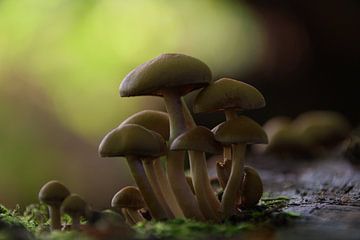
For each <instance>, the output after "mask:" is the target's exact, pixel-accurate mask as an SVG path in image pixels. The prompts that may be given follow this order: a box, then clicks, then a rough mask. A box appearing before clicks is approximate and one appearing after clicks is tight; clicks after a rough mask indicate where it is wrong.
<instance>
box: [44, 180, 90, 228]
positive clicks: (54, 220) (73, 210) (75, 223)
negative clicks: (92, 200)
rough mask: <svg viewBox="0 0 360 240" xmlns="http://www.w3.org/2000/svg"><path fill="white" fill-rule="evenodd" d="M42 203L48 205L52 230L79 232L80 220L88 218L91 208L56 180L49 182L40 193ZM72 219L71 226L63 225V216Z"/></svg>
mask: <svg viewBox="0 0 360 240" xmlns="http://www.w3.org/2000/svg"><path fill="white" fill-rule="evenodd" d="M39 200H40V202H42V203H44V204H46V205H48V208H49V217H50V227H51V230H61V229H63V230H67V229H72V230H79V229H80V218H82V217H84V218H87V217H88V216H89V214H90V207H89V205H88V204H87V203H86V202H85V200H84V199H83V198H82V197H80V196H79V195H78V194H74V193H70V191H69V189H68V188H67V187H65V186H64V185H63V184H62V183H60V182H59V181H56V180H52V181H49V182H47V183H46V184H45V185H44V186H42V188H41V189H40V191H39ZM62 214H68V215H69V216H70V217H71V220H72V224H71V226H66V225H64V226H63V225H62V223H61V215H62Z"/></svg>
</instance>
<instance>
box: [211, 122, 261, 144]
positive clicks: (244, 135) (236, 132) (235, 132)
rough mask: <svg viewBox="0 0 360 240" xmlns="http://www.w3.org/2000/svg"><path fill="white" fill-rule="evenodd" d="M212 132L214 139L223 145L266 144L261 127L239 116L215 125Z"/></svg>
mask: <svg viewBox="0 0 360 240" xmlns="http://www.w3.org/2000/svg"><path fill="white" fill-rule="evenodd" d="M212 132H213V133H214V135H215V139H216V140H217V141H218V142H221V143H222V144H224V145H229V144H236V143H247V144H256V143H267V142H268V138H267V135H266V133H265V131H264V130H263V129H262V127H261V126H260V125H259V124H258V123H256V122H255V121H253V120H252V119H250V118H248V117H245V116H239V117H237V118H234V119H231V120H228V121H226V122H223V123H220V124H219V125H217V126H216V127H215V128H214V129H213V130H212Z"/></svg>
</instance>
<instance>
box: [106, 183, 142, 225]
mask: <svg viewBox="0 0 360 240" xmlns="http://www.w3.org/2000/svg"><path fill="white" fill-rule="evenodd" d="M111 207H113V208H115V209H116V210H118V211H119V210H120V211H121V212H122V213H123V215H124V217H125V219H126V221H127V222H128V223H129V224H130V225H133V224H136V223H138V222H141V221H145V219H144V217H143V216H142V215H141V213H140V212H139V210H140V209H142V208H145V207H146V206H145V202H144V199H143V197H142V196H141V193H140V191H139V189H138V188H137V187H133V186H127V187H124V188H122V189H121V190H120V191H118V192H117V193H116V194H115V195H114V197H113V198H112V200H111Z"/></svg>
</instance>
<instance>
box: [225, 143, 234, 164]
mask: <svg viewBox="0 0 360 240" xmlns="http://www.w3.org/2000/svg"><path fill="white" fill-rule="evenodd" d="M231 155H232V153H231V146H224V152H223V156H224V160H223V163H225V162H226V161H228V160H231Z"/></svg>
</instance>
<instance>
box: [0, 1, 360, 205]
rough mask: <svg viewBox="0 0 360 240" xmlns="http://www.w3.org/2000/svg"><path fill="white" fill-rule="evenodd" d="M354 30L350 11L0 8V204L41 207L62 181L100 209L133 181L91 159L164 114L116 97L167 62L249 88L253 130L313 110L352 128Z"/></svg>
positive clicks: (239, 5) (312, 4)
mask: <svg viewBox="0 0 360 240" xmlns="http://www.w3.org/2000/svg"><path fill="white" fill-rule="evenodd" d="M359 22H360V3H359V2H358V1H356V0H337V1H334V0H326V1H325V0H318V1H295V0H288V1H275V0H273V1H272V0H252V1H239V0H227V1H216V0H206V1H205V0H197V1H194V0H178V1H175V0H174V1H166V0H76V1H72V0H51V1H49V0H16V1H14V0H0V164H1V165H0V189H1V191H0V203H2V204H4V205H6V206H8V207H14V206H15V205H16V204H20V205H21V206H24V205H26V204H29V203H31V202H37V193H38V190H39V188H40V187H41V186H42V184H44V183H45V182H46V181H48V180H51V179H58V180H60V181H62V182H63V183H64V184H66V185H67V186H68V187H69V188H70V190H71V191H73V192H77V193H79V194H81V195H83V196H84V198H85V199H87V200H88V201H89V202H90V203H91V204H92V205H93V206H95V207H96V208H104V207H107V206H108V205H109V203H110V200H111V197H112V195H113V194H114V193H115V192H116V191H117V190H119V189H120V188H121V187H123V186H125V185H127V184H131V183H132V179H131V177H130V175H129V171H128V169H127V167H126V165H125V164H124V161H122V159H116V160H115V159H100V158H99V157H98V155H97V147H98V144H99V142H100V140H101V139H102V137H103V136H104V135H105V134H106V133H107V132H108V131H109V130H110V129H112V128H113V127H115V126H117V125H118V124H119V123H120V122H121V121H122V120H123V119H125V118H126V117H127V116H129V115H131V114H132V113H135V112H137V111H139V110H141V109H163V105H162V100H161V99H160V98H155V97H139V98H120V97H119V94H118V86H119V84H120V82H121V79H122V78H123V77H124V76H125V75H126V74H127V73H128V72H129V71H130V70H132V69H133V68H135V67H136V66H137V65H139V64H141V63H143V62H145V61H147V60H149V59H151V58H153V57H155V56H157V55H159V54H161V53H165V52H179V53H184V54H188V55H191V56H194V57H197V58H199V59H201V60H203V61H204V62H206V63H207V64H208V65H209V66H210V68H211V69H212V71H213V75H214V79H217V78H220V77H223V76H227V77H233V78H237V79H240V80H242V81H245V82H248V83H250V84H252V85H254V86H256V87H257V88H258V89H260V90H261V91H262V92H263V94H264V96H265V97H266V99H267V107H266V108H264V109H260V110H256V111H254V112H251V113H249V115H251V116H253V117H254V118H255V119H256V120H257V121H259V122H260V123H263V122H264V121H266V120H267V119H268V118H270V117H272V116H276V115H286V116H290V117H295V116H296V115H298V114H299V113H301V112H303V111H306V110H312V109H316V110H335V111H339V112H341V113H343V114H344V115H345V116H346V117H347V118H348V119H349V121H350V122H351V123H352V124H353V126H355V125H357V124H359V121H360V113H359V111H360V110H359V105H360V104H359V97H358V95H359V90H360V88H359V87H360V84H359V81H360V78H359V77H360V74H359V72H360V71H359V69H360V65H359V59H360V44H359V43H360V34H359V32H360V31H359ZM189 100H190V101H191V96H190V99H189ZM196 119H197V121H198V122H199V123H202V124H209V125H215V124H216V123H218V122H220V121H221V120H222V116H218V115H197V116H196Z"/></svg>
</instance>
